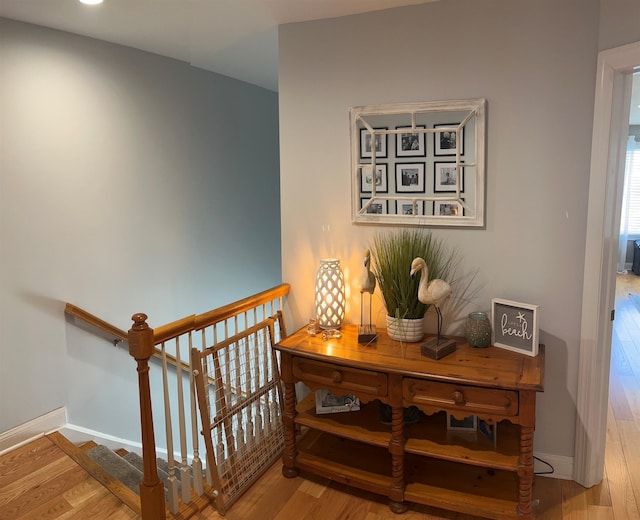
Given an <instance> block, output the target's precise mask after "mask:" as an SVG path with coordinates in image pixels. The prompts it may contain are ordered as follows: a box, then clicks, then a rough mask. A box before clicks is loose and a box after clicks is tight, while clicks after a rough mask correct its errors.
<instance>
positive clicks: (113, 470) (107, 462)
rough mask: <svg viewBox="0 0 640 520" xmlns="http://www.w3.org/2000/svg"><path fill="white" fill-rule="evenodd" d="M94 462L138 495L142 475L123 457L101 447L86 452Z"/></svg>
mask: <svg viewBox="0 0 640 520" xmlns="http://www.w3.org/2000/svg"><path fill="white" fill-rule="evenodd" d="M87 456H89V457H90V458H91V459H92V460H93V461H94V462H96V463H98V464H100V466H102V467H103V468H104V469H105V471H107V472H109V473H110V474H111V475H112V476H113V477H115V478H117V479H118V480H119V481H120V482H122V483H123V484H124V485H125V486H127V487H128V488H129V489H130V490H131V491H133V492H134V493H136V494H139V493H140V481H141V480H142V477H143V473H142V471H140V470H139V469H138V468H136V467H135V466H134V465H133V464H131V463H129V462H128V461H127V460H126V459H124V458H123V457H120V456H119V455H118V454H116V453H115V452H114V451H112V450H111V449H109V448H107V447H106V446H103V445H98V446H96V447H95V448H91V449H90V450H89V451H88V452H87Z"/></svg>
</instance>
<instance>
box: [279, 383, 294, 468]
mask: <svg viewBox="0 0 640 520" xmlns="http://www.w3.org/2000/svg"><path fill="white" fill-rule="evenodd" d="M297 414H298V412H297V411H296V388H295V384H294V383H285V384H284V414H283V416H282V423H283V425H284V452H283V453H282V474H283V475H284V476H285V477H287V478H293V477H297V476H298V468H296V464H295V461H296V457H297V456H298V450H296V423H295V418H296V415H297Z"/></svg>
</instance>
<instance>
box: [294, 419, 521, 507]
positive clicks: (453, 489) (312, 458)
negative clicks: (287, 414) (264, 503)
mask: <svg viewBox="0 0 640 520" xmlns="http://www.w3.org/2000/svg"><path fill="white" fill-rule="evenodd" d="M297 449H298V452H299V453H298V457H297V458H296V467H297V468H299V469H301V470H303V471H309V472H311V473H314V474H317V475H321V476H324V477H326V478H330V479H332V480H334V481H336V482H340V483H343V484H347V485H351V486H354V487H358V488H361V489H366V490H368V491H372V492H375V493H378V494H381V495H385V496H388V494H389V490H390V486H391V455H390V454H389V452H388V450H387V449H386V448H382V447H378V446H372V445H368V444H364V443H362V442H358V441H355V440H352V439H345V438H343V437H339V436H336V435H331V434H327V433H324V432H320V431H318V430H309V431H308V432H306V433H305V434H304V435H303V436H302V438H300V439H299V440H298V442H297ZM404 470H405V471H404V474H405V486H406V487H405V492H404V499H405V500H407V501H410V502H417V503H421V504H425V505H429V506H433V507H439V508H442V509H448V510H452V511H458V512H461V513H467V514H475V515H480V516H485V517H487V518H496V519H502V518H522V517H520V516H518V515H517V512H516V509H517V505H518V479H517V476H516V474H515V473H514V472H511V471H501V470H493V469H488V468H483V467H478V466H470V465H466V464H462V463H457V462H451V461H446V460H439V459H433V458H431V457H422V456H418V455H414V454H406V455H405V457H404Z"/></svg>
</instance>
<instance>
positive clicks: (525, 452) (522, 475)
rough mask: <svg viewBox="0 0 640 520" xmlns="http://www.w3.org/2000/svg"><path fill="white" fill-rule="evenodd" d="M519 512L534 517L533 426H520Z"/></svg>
mask: <svg viewBox="0 0 640 520" xmlns="http://www.w3.org/2000/svg"><path fill="white" fill-rule="evenodd" d="M518 480H519V484H518V495H519V496H518V513H519V514H520V515H521V517H522V518H533V510H532V498H533V428H532V427H530V426H521V427H520V460H519V468H518Z"/></svg>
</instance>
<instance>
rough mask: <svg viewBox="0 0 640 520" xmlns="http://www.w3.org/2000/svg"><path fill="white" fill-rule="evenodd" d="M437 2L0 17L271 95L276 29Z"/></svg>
mask: <svg viewBox="0 0 640 520" xmlns="http://www.w3.org/2000/svg"><path fill="white" fill-rule="evenodd" d="M431 1H437V0H104V3H103V4H101V5H97V6H90V5H83V4H81V3H80V2H78V0H0V16H3V17H5V18H12V19H14V20H19V21H23V22H29V23H33V24H36V25H43V26H46V27H52V28H54V29H60V30H63V31H68V32H72V33H76V34H81V35H83V36H90V37H92V38H97V39H100V40H105V41H108V42H113V43H118V44H121V45H127V46H129V47H134V48H136V49H142V50H145V51H149V52H153V53H155V54H160V55H163V56H168V57H171V58H175V59H178V60H182V61H186V62H187V63H190V64H191V65H193V66H195V67H199V68H202V69H206V70H210V71H213V72H218V73H220V74H224V75H225V76H231V77H233V78H237V79H240V80H243V81H247V82H249V83H252V84H254V85H259V86H261V87H265V88H268V89H270V90H274V91H277V90H278V32H277V26H278V25H279V24H285V23H291V22H302V21H308V20H318V19H322V18H334V17H338V16H346V15H350V14H357V13H364V12H368V11H377V10H380V9H388V8H393V7H400V6H406V5H413V4H423V3H427V2H431Z"/></svg>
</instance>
